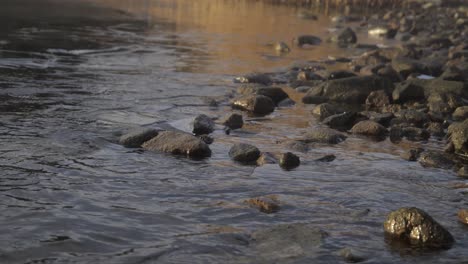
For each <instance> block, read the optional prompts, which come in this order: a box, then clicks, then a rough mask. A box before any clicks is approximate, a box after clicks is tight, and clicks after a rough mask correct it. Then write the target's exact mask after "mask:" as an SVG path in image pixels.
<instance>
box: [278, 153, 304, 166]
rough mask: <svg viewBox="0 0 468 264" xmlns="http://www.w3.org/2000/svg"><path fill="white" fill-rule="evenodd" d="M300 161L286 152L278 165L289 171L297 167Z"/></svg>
mask: <svg viewBox="0 0 468 264" xmlns="http://www.w3.org/2000/svg"><path fill="white" fill-rule="evenodd" d="M300 164H301V160H300V159H299V157H298V156H297V155H295V154H293V153H291V152H286V153H284V154H282V155H281V157H280V160H279V165H280V167H281V168H283V169H286V170H289V169H294V168H296V167H299V165H300Z"/></svg>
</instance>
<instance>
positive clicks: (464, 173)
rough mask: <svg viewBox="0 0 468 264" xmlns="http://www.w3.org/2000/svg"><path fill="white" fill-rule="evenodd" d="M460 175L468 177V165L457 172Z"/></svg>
mask: <svg viewBox="0 0 468 264" xmlns="http://www.w3.org/2000/svg"><path fill="white" fill-rule="evenodd" d="M457 174H458V176H459V177H462V178H468V166H463V167H461V168H460V169H459V170H458V172H457Z"/></svg>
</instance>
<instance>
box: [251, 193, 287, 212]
mask: <svg viewBox="0 0 468 264" xmlns="http://www.w3.org/2000/svg"><path fill="white" fill-rule="evenodd" d="M245 202H246V203H247V204H249V205H251V206H254V207H257V208H258V210H259V211H260V212H262V213H266V214H272V213H276V212H278V211H279V210H280V206H279V205H278V203H277V202H276V201H274V200H273V199H270V198H268V197H257V198H251V199H248V200H246V201H245Z"/></svg>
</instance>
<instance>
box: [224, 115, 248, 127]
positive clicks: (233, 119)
mask: <svg viewBox="0 0 468 264" xmlns="http://www.w3.org/2000/svg"><path fill="white" fill-rule="evenodd" d="M221 124H223V125H224V126H226V127H228V128H230V129H239V128H242V126H243V125H244V120H243V118H242V115H240V114H236V113H233V114H229V115H227V116H225V117H223V118H222V119H221Z"/></svg>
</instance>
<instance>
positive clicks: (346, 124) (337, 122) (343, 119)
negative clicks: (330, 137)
mask: <svg viewBox="0 0 468 264" xmlns="http://www.w3.org/2000/svg"><path fill="white" fill-rule="evenodd" d="M358 118H359V116H358V114H357V113H356V112H344V113H341V114H336V115H331V116H329V117H327V118H325V119H324V120H323V121H322V123H323V124H325V125H327V126H329V127H331V128H334V129H344V130H347V129H349V128H351V127H352V126H353V125H354V123H355V122H356V120H357V119H358Z"/></svg>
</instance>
